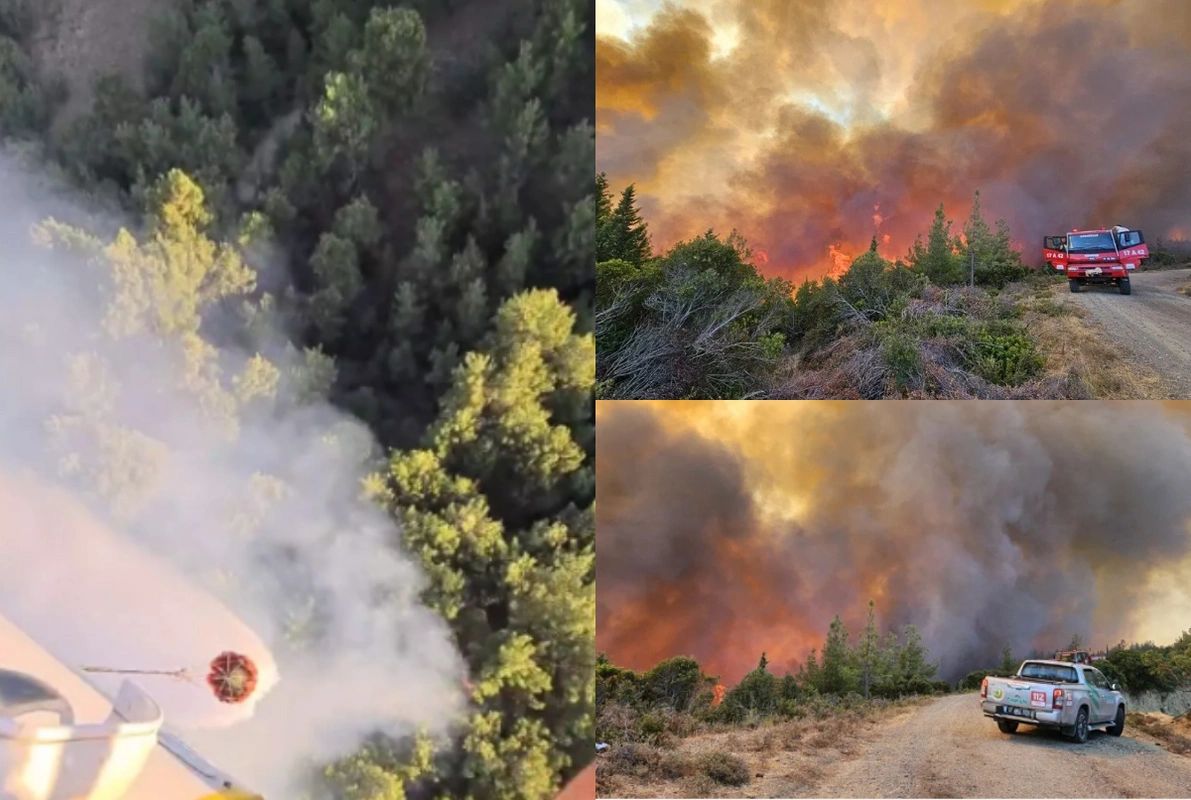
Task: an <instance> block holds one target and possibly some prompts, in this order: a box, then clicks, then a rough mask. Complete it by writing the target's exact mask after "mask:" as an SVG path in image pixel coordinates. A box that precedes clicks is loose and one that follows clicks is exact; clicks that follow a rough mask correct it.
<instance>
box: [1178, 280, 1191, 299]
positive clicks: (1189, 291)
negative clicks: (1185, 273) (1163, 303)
mask: <svg viewBox="0 0 1191 800" xmlns="http://www.w3.org/2000/svg"><path fill="white" fill-rule="evenodd" d="M1178 291H1179V294H1185V295H1187V296H1189V297H1191V283H1184V284H1183V285H1182V286H1180V287H1179V290H1178Z"/></svg>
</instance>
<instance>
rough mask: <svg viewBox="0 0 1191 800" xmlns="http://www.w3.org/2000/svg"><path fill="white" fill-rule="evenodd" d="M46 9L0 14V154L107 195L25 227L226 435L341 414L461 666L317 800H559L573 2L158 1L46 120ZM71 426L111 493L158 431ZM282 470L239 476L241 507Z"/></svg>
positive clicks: (582, 174)
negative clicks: (459, 681) (106, 62)
mask: <svg viewBox="0 0 1191 800" xmlns="http://www.w3.org/2000/svg"><path fill="white" fill-rule="evenodd" d="M76 5H81V4H76ZM38 9H39V6H38V5H37V2H36V0H0V146H2V148H0V149H2V150H3V153H4V155H5V157H6V158H12V159H19V160H20V161H21V162H22V164H23V165H24V168H25V169H27V170H28V171H29V172H31V173H35V174H38V175H43V176H49V178H48V179H47V182H49V183H53V184H54V186H55V188H61V187H63V186H65V187H67V188H68V189H69V195H70V196H71V197H72V198H82V200H81V201H80V202H81V203H82V204H83V205H85V206H87V208H88V210H94V211H99V212H101V213H99V214H97V215H95V216H94V217H87V216H85V215H81V214H80V215H76V216H79V217H80V218H79V219H78V220H67V221H63V222H53V221H47V223H46V224H45V225H44V226H42V228H40V229H39V234H38V235H39V242H40V243H41V244H44V245H48V246H49V247H51V248H52V249H55V250H56V251H57V252H58V254H60V255H62V257H63V259H64V260H66V261H70V260H71V255H72V254H73V255H75V256H77V258H76V259H74V261H73V262H71V263H72V266H71V267H70V268H71V269H75V270H76V272H75V273H73V279H74V280H77V281H78V284H77V285H78V286H79V287H82V288H81V289H80V290H81V291H82V290H90V289H95V290H96V292H97V294H99V293H103V296H104V297H105V298H107V299H106V300H105V302H109V303H110V309H109V312H110V313H109V316H108V321H109V323H110V326H111V330H104V331H94V332H93V333H94V335H95V337H97V338H96V341H100V338H101V337H105V336H110V337H112V338H113V339H115V338H118V337H120V336H129V337H140V339H144V340H152V341H153V342H155V343H156V344H157V345H158V346H159V348H160V351H161V352H162V353H167V354H170V355H171V356H176V357H177V359H178V361H179V365H180V366H179V376H180V378H179V381H180V383H181V384H182V385H183V386H184V389H185V391H188V392H192V393H193V397H194V400H195V402H196V403H200V404H201V405H202V407H203V408H204V409H208V410H209V411H210V413H211V414H213V415H218V416H219V418H220V419H221V420H223V421H225V422H226V423H227V426H226V427H227V430H228V431H229V436H232V437H234V436H236V435H237V434H236V420H237V418H238V417H242V415H250V414H258V415H260V414H265V415H267V414H277V415H282V414H285V413H289V412H290V410H291V408H290V406H291V405H293V404H296V405H298V406H299V407H300V406H302V405H304V404H305V403H315V402H317V401H320V400H322V399H326V400H329V401H330V402H332V403H334V404H335V405H336V406H338V407H339V408H341V409H343V410H345V411H347V412H350V413H351V414H353V415H355V416H356V417H358V418H359V419H361V420H363V421H364V423H365V424H367V425H368V427H369V428H370V429H371V431H372V433H373V434H374V436H375V439H376V441H377V442H378V443H379V448H378V451H377V452H375V453H371V454H366V457H368V458H370V459H371V460H369V461H368V462H367V463H368V464H369V465H370V467H371V468H372V469H371V473H372V474H371V475H370V477H369V478H368V479H367V482H366V485H364V486H361V487H360V490H361V494H362V495H364V496H365V497H364V499H365V500H367V501H368V502H370V503H372V504H373V505H374V506H375V507H378V508H380V509H382V510H383V512H384V513H387V514H388V515H390V516H391V517H392V518H393V520H394V521H395V522H396V524H397V526H399V527H400V528H401V530H402V531H403V534H404V535H403V537H402V541H401V542H396V541H394V542H393V543H392V546H400V547H403V548H404V549H405V550H406V551H407V552H408V553H410V554H411V557H412V558H413V559H414V560H415V561H416V562H418V563H419V564H420V565H421V566H422V568H423V571H424V573H425V575H426V577H427V585H426V587H425V589H424V592H423V597H424V600H425V602H426V604H427V605H428V606H429V607H430V608H432V609H433V610H434V611H436V612H437V613H438V614H440V615H441V616H442V617H443V618H444V619H445V620H446V621H447V622H448V623H449V625H450V626H451V629H452V632H453V634H454V637H455V640H456V644H457V646H458V649H459V651H460V652H461V653H462V655H463V657H464V658H465V659H466V662H467V668H468V671H469V675H470V679H471V683H470V684H469V691H470V697H469V704H468V706H467V709H466V711H465V713H464V715H463V717H462V718H461V719H460V720H459V725H458V726H457V729H456V730H455V732H454V735H453V736H452V737H451V738H450V740H449V741H429V740H425V739H423V738H421V737H419V738H418V739H417V740H416V741H415V740H412V739H411V740H410V741H389V740H387V739H384V738H383V737H380V738H378V739H377V740H375V741H373V742H370V743H369V744H368V746H366V747H363V748H361V749H360V751H359V752H358V753H355V754H350V755H348V756H347V757H345V758H343V759H342V760H341V761H339V762H337V763H333V764H311V765H310V768H311V771H312V772H314V773H315V774H316V775H317V780H316V781H315V786H314V787H313V788H312V795H317V796H318V797H320V798H322V797H329V798H335V800H401V799H402V798H405V797H407V796H410V797H423V798H431V797H443V798H445V797H453V798H469V799H470V800H514V799H515V798H516V799H517V800H521V799H523V798H532V799H534V800H544V799H545V798H549V797H552V796H553V795H554V794H555V793H556V792H557V791H558V789H559V787H560V785H561V784H563V783H564V782H566V781H567V780H569V779H570V778H571V777H572V776H574V775H575V774H576V773H577V772H578V771H579V770H580V769H581V768H582V767H584V765H586V764H587V763H589V762H590V760H591V758H592V739H593V702H594V700H593V696H594V678H593V671H592V668H593V663H594V660H595V653H594V638H595V631H594V627H595V582H594V558H595V553H594V535H595V525H594V492H595V490H594V474H593V472H594V450H595V444H594V437H595V433H594V408H593V403H592V397H593V381H594V377H593V373H594V370H593V364H594V340H593V337H592V332H591V324H592V323H591V320H592V298H593V294H594V284H593V283H592V275H591V264H592V263H593V261H594V238H595V237H594V230H595V209H596V198H597V194H596V192H595V187H594V177H593V174H592V163H593V160H594V152H595V139H594V129H593V127H592V108H593V105H594V88H593V87H594V48H593V44H592V43H593V35H594V34H593V32H594V24H595V12H594V10H593V6H592V5H591V3H590V2H581V1H580V0H501V1H500V2H475V1H472V2H468V0H456V1H455V2H429V1H428V0H410V2H407V3H403V4H400V5H395V4H389V3H380V2H364V1H363V0H270V1H269V2H259V3H253V2H241V0H207V1H205V2H200V1H199V0H177V2H171V3H161V4H160V7H159V9H158V12H159V13H158V16H157V17H156V18H155V19H154V20H153V21H152V33H151V36H150V42H151V45H152V46H151V49H150V51H149V52H148V53H146V54H145V55H146V57H145V60H144V71H143V75H136V76H128V75H95V78H96V81H97V82H96V86H95V91H94V103H93V105H92V106H91V107H90V108H84V109H81V110H80V111H81V113H80V114H79V115H77V116H76V117H74V118H72V119H63V120H56V119H55V109H56V107H57V105H58V103H60V101H61V100H62V99H63V98H62V88H61V87H60V86H57V85H52V84H47V83H43V82H41V81H40V80H39V72H38V69H37V67H36V65H35V62H34V57H33V53H34V44H35V43H34V42H33V41H32V40H33V39H34V38H36V37H34V35H33V34H34V30H35V28H36V27H37V14H38V13H39V12H38ZM59 23H60V24H62V25H66V26H72V25H75V24H76V23H78V24H81V22H80V21H79V20H70V19H66V20H61V21H59ZM130 24H131V21H130ZM88 44H89V45H93V47H94V49H102V48H103V46H104V45H103V43H102V42H88ZM59 121H60V122H61V123H62V124H61V125H58V124H56V123H57V122H59ZM113 221H115V224H113ZM122 225H126V226H127V228H128V230H123V229H122V227H121V226H122ZM10 258H11V256H10ZM3 261H4V257H0V262H3ZM5 266H7V267H11V268H13V269H16V268H17V267H20V266H24V265H23V264H5ZM66 269H67V268H64V270H66ZM63 274H64V275H65V274H70V273H68V272H66V271H64V273H63ZM6 322H7V323H10V324H11V326H12V327H13V328H14V329H15V328H17V327H19V324H21V323H23V322H24V321H23V320H6ZM38 322H39V320H35V319H34V320H29V321H28V325H29V329H30V330H32V329H34V328H35V327H36V323H38ZM279 331H284V332H285V333H286V334H287V336H288V341H286V342H284V343H274V342H272V341H271V340H269V339H268V338H267V337H264V336H261V335H260V334H261V333H262V332H272V333H277V332H279ZM104 341H106V340H104ZM262 342H264V344H262ZM228 343H232V344H236V345H243V346H246V347H249V348H252V349H250V350H249V351H248V352H249V353H250V354H251V353H254V352H255V348H257V347H258V346H259V348H260V352H255V355H253V356H251V357H250V359H249V360H248V361H247V363H237V362H236V361H235V359H233V358H231V356H229V355H228V352H229V351H230V350H231V349H232V348H225V347H224V346H225V345H227V344H228ZM274 344H276V346H273V345H274ZM88 346H89V345H88V344H87V343H86V342H84V343H81V344H80V347H82V348H84V350H85V349H86V348H87V347H88ZM87 363H88V364H90V362H89V361H88V362H87ZM47 369H48V367H47ZM101 372H102V371H98V370H97V371H96V372H94V373H93V372H91V371H87V372H86V375H87V376H92V377H93V378H94V380H95V381H96V382H95V383H94V385H84V383H86V381H85V380H84V376H83V375H82V373H79V374H78V375H75V373H71V374H72V375H74V376H75V378H77V379H78V381H79V383H78V384H77V388H76V391H77V393H78V394H79V395H80V396H84V397H91V396H92V394H94V393H100V394H103V393H104V392H107V391H109V390H110V389H111V387H110V386H108V384H107V383H105V382H104V381H103V380H101V379H102V378H103V377H104V376H103V375H102V374H100V373H101ZM72 385H73V384H72ZM278 387H281V388H278ZM141 388H142V389H143V387H141ZM129 393H131V394H135V393H136V392H132V391H131V390H130V392H129ZM95 396H98V395H95ZM103 396H105V397H106V396H107V395H106V394H103ZM80 403H82V401H80ZM100 405H102V404H100ZM87 408H91V405H87ZM294 413H297V412H294ZM80 419H82V417H80ZM86 419H87V420H89V421H91V422H94V424H95V426H96V430H95V431H94V433H96V435H101V436H100V438H101V439H102V440H103V441H104V442H105V444H106V443H109V441H110V444H111V447H110V448H108V449H107V450H104V455H105V456H106V460H105V458H104V457H100V458H99V459H98V463H90V462H88V463H80V464H78V465H77V467H78V472H79V474H83V473H85V474H87V475H94V476H96V477H95V482H96V487H90V488H95V490H96V492H97V495H98V496H99V497H100V499H101V500H103V501H105V502H109V503H111V504H112V505H113V506H114V507H120V504H121V503H123V501H124V500H125V499H126V498H125V497H123V494H122V493H125V492H135V491H136V490H138V488H140V489H144V488H145V486H148V485H151V484H152V480H151V478H152V473H153V469H154V464H155V463H156V462H154V461H153V460H152V459H151V458H150V457H151V456H154V455H156V454H159V453H160V454H168V453H169V451H170V445H169V443H168V442H164V441H159V440H158V439H156V438H154V437H155V433H154V428H153V421H152V420H141V419H137V420H133V421H131V422H129V421H128V420H124V421H123V423H122V424H124V425H125V427H114V426H112V425H109V424H108V420H105V419H96V420H91V417H90V416H88V417H86ZM303 419H305V417H303ZM37 422H38V421H33V425H32V426H31V427H34V428H35V427H37ZM46 422H49V421H48V420H47V421H46ZM46 427H47V429H48V425H47V426H46ZM72 430H73V429H72ZM333 433H334V432H333V431H328V432H327V441H329V442H330V441H332V439H333ZM31 435H32V434H31ZM79 435H80V436H81V435H82V434H81V433H80V434H79ZM109 451H110V452H109ZM67 455H69V454H58V453H57V452H56V451H53V452H52V454H51V456H50V458H49V460H50V461H51V462H55V461H60V462H61V463H66V462H67V461H68V459H67V457H66V456H67ZM295 460H300V459H295ZM288 466H292V467H293V468H295V469H297V468H299V466H298V465H296V464H295V465H288ZM276 468H277V469H278V470H279V472H278V474H277V475H272V474H270V475H264V474H258V475H253V476H249V475H246V476H244V479H243V481H242V488H243V490H244V492H245V496H246V498H247V500H246V502H248V501H251V500H252V498H254V497H256V495H254V494H253V492H254V491H256V492H257V494H259V493H260V491H259V486H258V484H260V483H262V482H265V481H273V480H275V481H276V482H277V483H278V484H283V483H284V477H285V476H284V469H286V468H287V465H285V464H277V465H276ZM121 470H123V472H121ZM269 486H270V487H271V486H272V484H269ZM271 491H272V490H271V489H270V492H271ZM270 496H272V494H271V493H270ZM230 500H231V499H230V498H229V502H230ZM252 507H254V508H255V507H256V506H255V505H253V506H252ZM275 511H276V513H277V514H278V515H279V518H282V519H284V511H283V504H281V503H280V502H279V503H278V505H277V506H276V509H275ZM261 513H262V515H263V514H264V511H262V512H261ZM213 527H215V526H213ZM233 532H234V531H233ZM295 579H296V578H295ZM392 589H393V591H394V592H395V593H398V594H400V593H401V592H402V591H404V588H403V587H392ZM298 597H299V599H300V597H303V596H298ZM295 602H297V601H295ZM377 602H378V603H381V602H384V598H383V597H380V596H378V597H377ZM312 603H313V601H312ZM303 613H308V614H309V617H310V618H311V619H318V617H319V609H318V608H317V607H315V606H314V605H312V606H311V607H310V608H309V609H306V610H305V611H304V612H303ZM301 645H302V646H304V647H309V648H311V649H312V650H314V651H317V649H318V648H319V647H320V646H321V644H320V641H319V639H318V636H317V635H314V634H312V635H311V636H310V637H309V639H308V640H303V641H302V642H301ZM411 646H413V645H411ZM345 688H347V689H350V687H345Z"/></svg>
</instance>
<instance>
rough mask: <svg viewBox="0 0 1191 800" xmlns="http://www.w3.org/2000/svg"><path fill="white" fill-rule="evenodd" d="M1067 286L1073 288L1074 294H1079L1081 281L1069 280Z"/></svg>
mask: <svg viewBox="0 0 1191 800" xmlns="http://www.w3.org/2000/svg"><path fill="white" fill-rule="evenodd" d="M1067 285H1068V286H1070V287H1071V293H1072V294H1079V281H1077V280H1076V279H1075V278H1068V279H1067Z"/></svg>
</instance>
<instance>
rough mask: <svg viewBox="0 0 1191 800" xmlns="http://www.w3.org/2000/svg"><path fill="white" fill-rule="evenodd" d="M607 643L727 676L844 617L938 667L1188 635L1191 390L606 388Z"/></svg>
mask: <svg viewBox="0 0 1191 800" xmlns="http://www.w3.org/2000/svg"><path fill="white" fill-rule="evenodd" d="M597 424H598V430H599V439H598V441H599V453H598V458H597V468H596V473H597V492H598V493H599V497H600V507H599V512H598V518H597V525H598V536H597V548H598V550H597V573H598V574H597V581H598V585H599V599H598V610H597V640H598V646H599V648H600V650H601V651H603V652H606V653H607V654H608V656H609V657H610V658H611V659H612V660H613V661H614V662H616V663H620V664H624V665H625V666H629V667H632V668H634V669H648V668H649V667H651V666H653V665H654V664H656V663H657V662H659V661H661V660H663V659H665V658H669V657H671V656H675V655H692V656H694V657H696V658H697V659H699V660H700V661H701V662H702V663H703V664H704V668H705V669H706V670H707V671H708V672H710V673H713V674H720V675H721V676H722V677H723V678H724V679H725V680H727V681H730V682H735V681H736V680H738V679H739V678H740V677H741V676H742V675H743V674H744V673H745V672H747V671H748V670H749V669H751V668H753V667H754V666H755V665H756V663H757V659H758V657H759V655H760V654H761V652H762V651H766V652H767V653H768V656H769V659H770V661H771V662H773V664H774V666H775V668H777V669H778V670H779V671H780V670H781V669H785V668H790V669H795V668H796V663H798V662H801V661H802V660H804V659H805V657H806V656H807V654H808V653H809V652H810V650H811V649H812V648H818V647H821V646H822V642H823V639H824V638H825V636H826V633H827V627H828V624H829V623H830V621H831V619H832V617H833V616H835V615H836V614H840V615H841V616H842V617H843V619H844V621H845V622H846V623H847V624H848V626H849V629H850V630H851V631H852V632H853V633H855V632H857V631H859V630H860V628H861V627H862V626H863V624H864V616H865V614H866V607H867V603H868V601H869V600H870V599H872V600H873V601H875V604H876V610H877V619H878V624H879V625H880V627H881V628H882V630H888V629H889V628H896V629H897V630H901V628H902V626H904V625H905V624H907V623H913V624H915V625H916V626H918V628H919V629H920V630H921V632H922V634H923V639H924V641H925V643H926V644H927V646H928V647H929V648H930V650H931V652H932V654H933V655H934V657H935V658H938V659H940V660H941V673H940V674H941V675H943V676H944V677H947V678H950V679H953V678H955V677H956V676H957V675H961V674H964V673H966V672H967V671H970V670H973V669H977V668H980V667H987V666H989V665H990V664H994V663H996V662H997V661H998V660H999V653H1000V650H1001V648H1002V646H1003V645H1004V644H1005V642H1009V643H1010V644H1011V646H1012V647H1013V650H1014V652H1015V653H1017V654H1018V655H1025V654H1027V653H1029V652H1030V651H1031V650H1032V649H1034V648H1039V649H1042V650H1054V649H1059V648H1061V647H1063V646H1065V645H1066V644H1067V643H1068V641H1069V640H1070V638H1071V636H1072V634H1075V633H1078V634H1080V635H1081V636H1082V637H1083V640H1084V642H1085V643H1086V644H1088V645H1089V646H1092V647H1102V646H1104V645H1108V644H1115V643H1116V642H1117V641H1119V640H1120V639H1122V638H1124V639H1127V640H1129V641H1135V640H1136V641H1145V640H1147V639H1153V640H1154V641H1156V642H1158V643H1169V642H1170V641H1173V640H1174V639H1175V638H1176V637H1177V636H1178V635H1179V633H1180V632H1181V631H1182V630H1185V629H1187V628H1188V627H1191V588H1189V587H1191V528H1189V523H1191V495H1189V494H1188V493H1187V491H1186V480H1187V475H1189V474H1191V404H1189V403H1171V404H1167V405H1162V404H1158V403H1107V402H1105V403H1095V404H1087V403H1085V404H1079V403H1037V402H1021V403H997V404H991V403H954V402H951V403H947V402H938V403H930V402H928V403H909V402H893V401H889V402H881V403H860V402H825V401H824V402H819V401H816V402H810V401H808V402H799V403H774V402H771V403H757V402H743V401H740V402H689V403H678V402H667V403H649V402H644V401H636V402H607V401H605V402H601V403H599V404H598V409H597Z"/></svg>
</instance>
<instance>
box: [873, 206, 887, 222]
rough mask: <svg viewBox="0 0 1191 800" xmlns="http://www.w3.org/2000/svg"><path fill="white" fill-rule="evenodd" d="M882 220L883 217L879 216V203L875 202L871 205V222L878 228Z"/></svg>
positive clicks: (883, 219)
mask: <svg viewBox="0 0 1191 800" xmlns="http://www.w3.org/2000/svg"><path fill="white" fill-rule="evenodd" d="M884 221H885V218H884V217H883V216H881V204H880V203H877V204H876V205H875V206H873V224H874V225H876V226H877V227H878V228H880V227H881V223H882V222H884Z"/></svg>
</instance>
